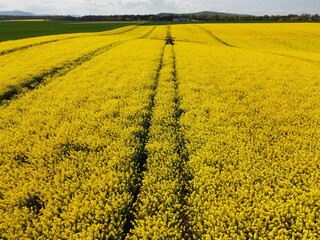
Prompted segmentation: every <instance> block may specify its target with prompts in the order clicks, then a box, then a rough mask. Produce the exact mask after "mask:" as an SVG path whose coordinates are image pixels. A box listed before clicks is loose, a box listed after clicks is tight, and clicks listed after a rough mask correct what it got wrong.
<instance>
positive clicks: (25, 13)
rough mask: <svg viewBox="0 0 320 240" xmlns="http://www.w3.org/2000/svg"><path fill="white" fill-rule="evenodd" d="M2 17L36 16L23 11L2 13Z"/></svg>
mask: <svg viewBox="0 0 320 240" xmlns="http://www.w3.org/2000/svg"><path fill="white" fill-rule="evenodd" d="M0 15H6V16H36V14H34V13H29V12H22V11H0Z"/></svg>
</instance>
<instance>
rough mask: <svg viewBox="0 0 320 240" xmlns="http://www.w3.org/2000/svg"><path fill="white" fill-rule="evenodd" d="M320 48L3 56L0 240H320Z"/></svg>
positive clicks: (105, 36)
mask: <svg viewBox="0 0 320 240" xmlns="http://www.w3.org/2000/svg"><path fill="white" fill-rule="evenodd" d="M167 37H173V38H174V40H175V41H174V45H165V40H166V38H167ZM319 40H320V24H318V23H290V24H289V23H279V24H276V23H273V24H181V25H171V26H170V25H169V26H167V25H166V26H128V27H124V28H121V29H116V30H113V31H107V32H100V33H81V34H66V35H59V36H47V37H37V38H31V39H25V40H16V41H7V42H2V43H0V216H1V217H0V239H10V240H11V239H127V240H133V239H159V240H160V239H320V70H319V69H320V68H319V66H320V45H319V44H318V42H319Z"/></svg>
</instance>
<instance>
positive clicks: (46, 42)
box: [0, 26, 138, 56]
mask: <svg viewBox="0 0 320 240" xmlns="http://www.w3.org/2000/svg"><path fill="white" fill-rule="evenodd" d="M136 28H138V26H134V27H133V28H130V29H127V30H125V31H122V32H119V33H111V34H107V33H102V34H101V33H100V34H93V35H92V36H113V35H118V34H122V33H126V32H129V31H132V30H134V29H136ZM83 37H91V36H77V37H68V38H63V39H54V40H50V41H44V42H39V43H34V44H28V45H25V46H22V47H17V48H12V49H8V50H4V51H1V52H0V56H3V55H7V54H10V53H14V52H17V51H23V50H26V49H28V48H32V47H37V46H41V45H45V44H48V43H54V42H61V41H66V40H71V39H76V38H83Z"/></svg>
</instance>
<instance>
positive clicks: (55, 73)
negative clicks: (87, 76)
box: [0, 40, 130, 106]
mask: <svg viewBox="0 0 320 240" xmlns="http://www.w3.org/2000/svg"><path fill="white" fill-rule="evenodd" d="M128 41H130V40H127V41H119V42H115V43H112V44H108V45H107V46H104V47H101V48H99V49H96V50H94V51H91V52H89V53H87V54H85V55H83V56H81V57H79V58H77V59H75V60H72V61H67V62H64V63H63V64H62V65H61V66H59V67H53V68H51V69H50V70H48V71H46V72H43V73H41V74H39V75H36V76H33V77H32V79H31V80H30V81H28V82H24V83H21V84H18V85H14V86H9V87H8V88H9V90H8V91H6V92H5V93H3V94H1V95H0V106H3V105H8V104H10V100H13V99H15V98H17V97H19V96H21V95H23V94H26V93H28V92H30V91H32V90H33V89H35V88H38V87H40V86H45V85H46V84H48V83H49V82H51V80H53V79H55V78H57V77H61V76H64V75H66V74H67V73H69V72H70V71H72V70H73V69H75V68H77V67H78V66H80V65H81V64H82V63H85V62H88V61H90V60H91V59H92V58H94V57H97V56H99V55H101V54H103V53H104V52H106V51H108V50H110V49H112V48H114V47H116V46H119V45H121V44H123V43H125V42H128Z"/></svg>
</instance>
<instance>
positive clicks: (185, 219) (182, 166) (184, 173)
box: [169, 29, 194, 239]
mask: <svg viewBox="0 0 320 240" xmlns="http://www.w3.org/2000/svg"><path fill="white" fill-rule="evenodd" d="M170 30H171V29H170ZM169 37H171V31H170V34H169ZM172 57H173V77H174V78H173V82H174V88H175V100H174V102H175V116H176V120H175V129H176V137H177V141H178V143H179V147H178V149H177V153H178V155H179V156H180V162H179V179H181V182H180V186H181V195H180V204H181V206H182V207H181V208H182V209H181V219H182V237H183V239H194V238H193V232H192V227H191V224H190V219H189V210H188V198H189V195H190V192H189V189H190V186H189V179H190V173H189V172H188V168H187V163H188V161H189V157H188V152H187V149H186V142H185V138H184V136H183V132H182V127H181V125H180V118H181V115H182V113H183V110H182V109H181V108H180V101H181V97H180V95H179V83H178V80H177V68H176V54H175V50H174V46H173V47H172Z"/></svg>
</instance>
